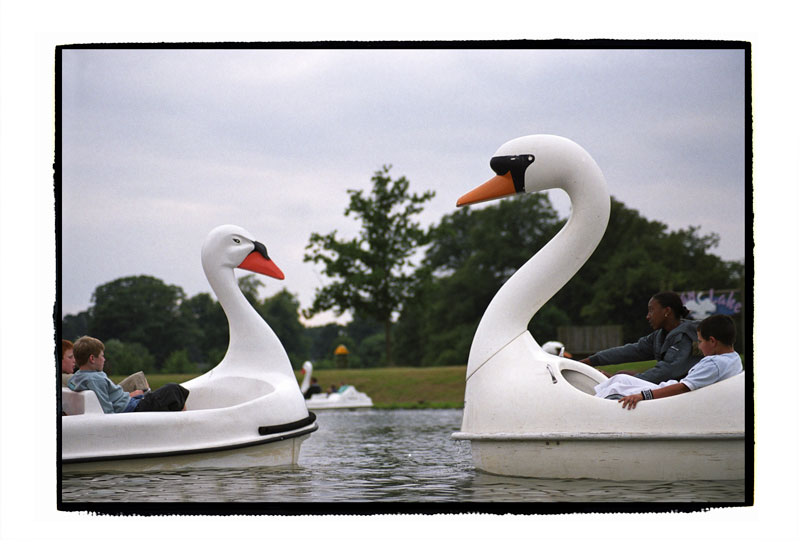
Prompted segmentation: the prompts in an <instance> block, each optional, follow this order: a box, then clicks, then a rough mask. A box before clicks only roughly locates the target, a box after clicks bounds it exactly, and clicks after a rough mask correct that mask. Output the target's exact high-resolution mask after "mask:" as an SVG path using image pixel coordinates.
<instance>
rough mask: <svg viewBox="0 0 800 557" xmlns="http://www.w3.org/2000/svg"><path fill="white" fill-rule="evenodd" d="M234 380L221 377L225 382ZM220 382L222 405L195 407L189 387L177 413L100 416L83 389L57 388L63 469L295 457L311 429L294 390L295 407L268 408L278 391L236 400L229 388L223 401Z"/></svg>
mask: <svg viewBox="0 0 800 557" xmlns="http://www.w3.org/2000/svg"><path fill="white" fill-rule="evenodd" d="M234 379H236V378H228V380H226V381H225V383H232V381H230V380H234ZM238 379H239V381H238V383H239V388H240V389H245V388H246V387H248V386H249V387H250V388H251V389H252V388H253V385H252V382H253V380H252V379H244V378H238ZM243 382H246V383H248V385H244V384H243ZM217 383H219V382H217ZM222 388H223V386H222V385H221V384H218V385H216V390H217V399H216V400H217V401H218V403H225V404H226V405H225V406H222V407H216V408H208V407H206V408H202V407H201V406H200V405H201V404H203V402H204V400H203V389H202V388H201V387H193V388H191V389H190V390H191V393H190V395H189V397H190V398H189V399H188V400H187V410H186V411H185V412H133V413H125V414H104V413H103V411H102V408H100V405H99V402H98V401H97V397H96V396H95V394H94V393H93V392H91V391H83V392H80V393H76V392H73V391H70V390H69V389H63V390H62V397H63V404H64V409H65V411H66V412H67V413H68V414H71V415H67V416H62V417H61V463H62V466H63V470H65V471H74V470H101V469H102V470H109V469H113V470H169V469H175V468H186V467H195V468H218V467H222V468H228V467H231V466H233V467H236V468H241V467H249V466H279V465H286V464H295V463H297V458H298V456H299V452H300V445H301V444H302V442H303V441H304V440H305V439H307V438H308V435H309V434H311V433H312V432H313V431H316V429H317V427H318V426H317V424H316V416H314V414H313V413H310V412H308V411H307V410H306V408H305V405H303V404H302V397H300V396H299V393H298V397H297V398H299V402H300V405H301V406H298V404H297V401H295V406H297V408H295V409H294V411H293V412H292V411H290V410H291V409H286V408H284V409H283V410H281V409H280V408H276V405H275V404H273V402H275V401H276V400H277V399H278V398H280V397H271V396H270V395H269V394H265V395H263V396H260V397H257V398H254V399H251V400H247V401H244V402H239V403H236V401H235V400H232V399H231V395H232V393H230V392H229V393H228V397H227V400H224V398H225V397H223V396H221V394H220V391H221V390H222ZM262 388H263V387H262ZM240 392H243V393H248V391H247V390H243V391H240ZM250 392H252V390H251V391H250ZM248 394H249V393H248ZM194 395H197V396H196V397H195V396H194ZM193 397H194V398H195V400H194V404H192V400H191V399H192V398H193ZM284 406H285V404H284ZM287 410H289V411H287ZM287 415H288V416H293V417H295V418H297V419H294V420H292V421H289V422H285V423H282V420H283V418H280V417H279V416H287ZM279 420H280V421H279Z"/></svg>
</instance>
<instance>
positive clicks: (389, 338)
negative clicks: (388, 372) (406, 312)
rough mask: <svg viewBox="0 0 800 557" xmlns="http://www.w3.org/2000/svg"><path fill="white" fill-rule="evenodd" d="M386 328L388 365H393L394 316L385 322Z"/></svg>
mask: <svg viewBox="0 0 800 557" xmlns="http://www.w3.org/2000/svg"><path fill="white" fill-rule="evenodd" d="M384 328H385V329H384V330H385V333H386V366H387V367H389V366H391V365H392V318H391V317H389V318H388V319H386V321H385V322H384Z"/></svg>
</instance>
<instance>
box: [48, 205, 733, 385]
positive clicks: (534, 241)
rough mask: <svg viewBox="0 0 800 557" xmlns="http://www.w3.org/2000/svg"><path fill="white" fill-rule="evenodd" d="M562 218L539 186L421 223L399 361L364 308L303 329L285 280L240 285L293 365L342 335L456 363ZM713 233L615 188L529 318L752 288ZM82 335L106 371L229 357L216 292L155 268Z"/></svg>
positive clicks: (639, 316) (620, 312) (92, 318)
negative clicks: (97, 347) (192, 290)
mask: <svg viewBox="0 0 800 557" xmlns="http://www.w3.org/2000/svg"><path fill="white" fill-rule="evenodd" d="M564 223H565V221H564V220H563V219H560V218H559V217H558V214H557V213H556V212H555V210H554V209H553V207H552V205H551V204H550V202H549V199H548V198H547V197H546V196H545V195H542V194H536V195H523V196H516V197H515V198H513V199H508V200H504V201H501V202H499V203H495V204H490V205H488V206H485V207H483V208H480V209H477V210H476V209H471V208H466V209H459V210H457V211H456V212H453V213H451V214H448V215H445V216H444V217H443V218H442V220H441V221H440V222H439V223H438V224H436V225H435V226H433V227H431V228H430V229H429V230H428V231H426V240H427V241H426V244H425V245H426V250H425V252H424V255H423V257H422V260H421V262H420V263H419V264H418V265H417V266H416V268H415V269H414V272H413V274H412V275H411V280H410V281H409V283H408V284H407V286H406V287H405V288H406V292H405V294H404V301H403V303H402V306H401V307H400V308H399V309H398V311H397V312H395V314H394V315H395V317H394V319H393V320H392V322H391V326H390V328H389V329H390V335H391V338H392V342H393V347H394V350H393V351H392V359H393V361H392V362H386V357H387V356H386V354H387V352H388V351H386V350H384V348H385V342H386V328H387V327H386V323H383V322H378V321H377V320H375V319H374V318H370V317H364V316H361V315H359V314H358V312H356V315H355V317H354V318H353V320H352V321H351V322H350V323H348V324H347V325H344V326H342V325H338V324H330V325H326V326H323V327H310V328H306V327H304V326H303V324H302V323H301V321H300V314H301V308H300V304H299V302H298V300H297V298H296V296H295V295H293V294H292V293H291V292H289V291H288V290H285V289H284V290H281V291H280V292H278V293H277V294H276V295H275V296H272V297H269V298H265V299H260V298H259V297H258V287H259V285H260V284H261V283H260V281H259V279H258V278H257V276H256V275H246V276H243V277H242V278H240V279H239V284H240V287H241V288H242V291H243V292H244V294H245V296H246V297H247V299H248V300H249V301H250V303H251V304H252V305H253V306H254V307H255V309H256V310H257V311H258V312H259V313H260V314H261V315H262V316H263V317H264V319H265V320H266V321H267V322H268V323H269V325H270V327H272V329H273V330H274V331H275V333H276V334H277V335H278V337H279V338H280V339H281V341H282V342H283V345H284V347H285V348H286V351H287V353H288V354H289V358H290V360H291V362H292V365H293V367H294V368H295V369H297V368H299V367H300V365H301V364H302V362H303V361H304V360H307V359H309V360H312V361H314V362H315V367H317V368H319V369H324V368H326V367H332V366H333V365H334V357H333V351H334V349H335V348H336V347H337V346H338V345H339V344H344V345H345V346H346V347H347V348H348V350H349V351H350V355H349V365H350V366H351V367H377V366H382V365H386V364H387V363H392V364H397V365H407V366H433V365H461V364H465V363H466V361H467V357H468V355H469V347H470V344H471V342H472V336H473V334H474V332H475V329H476V328H477V325H478V322H479V320H480V318H481V316H482V315H483V312H484V310H485V309H486V306H487V305H488V303H489V301H490V300H491V298H492V297H493V296H494V294H495V293H496V292H497V290H498V289H499V288H500V286H501V285H502V284H503V283H504V282H505V281H506V280H507V279H508V278H509V277H510V276H511V274H512V273H513V272H514V271H515V270H516V269H517V268H519V267H520V266H521V265H522V264H524V263H525V262H526V261H527V260H528V259H529V258H530V257H531V256H532V255H533V254H534V253H535V252H536V251H537V250H539V249H540V248H541V247H542V246H544V245H545V244H546V243H547V242H548V241H549V240H550V239H551V238H552V237H553V236H554V235H555V233H556V232H557V231H558V230H559V229H560V228H561V227H562V226H563V225H564ZM718 241H719V239H718V237H717V236H716V235H715V234H713V233H712V234H706V235H702V234H700V231H699V228H696V227H691V228H688V229H684V230H678V231H668V230H667V226H666V225H665V224H664V223H661V222H658V221H650V220H648V219H646V218H644V217H642V216H641V215H640V214H639V213H638V212H637V211H636V210H634V209H630V208H628V207H625V206H624V205H623V204H622V203H620V202H618V201H616V200H614V199H612V203H611V217H610V221H609V225H608V228H607V231H606V233H605V235H604V237H603V239H602V241H601V242H600V245H599V246H598V248H597V250H596V251H595V253H594V254H593V255H592V256H591V258H590V259H589V260H588V261H587V263H586V265H584V267H583V268H582V269H581V270H580V271H579V272H578V273H577V274H576V275H575V276H574V277H573V278H572V280H571V281H570V282H569V283H568V284H567V285H566V286H565V287H564V288H563V289H562V290H561V291H560V292H558V293H557V294H556V295H555V296H554V297H553V298H552V299H551V300H550V301H549V302H548V303H547V304H546V305H545V306H544V307H543V308H542V310H541V311H540V312H539V313H537V314H536V316H535V317H534V318H533V320H532V322H531V324H530V329H531V331H532V333H533V335H534V337H535V338H536V339H537V340H539V341H540V342H544V341H546V340H552V339H555V338H556V330H557V328H558V327H559V326H564V325H607V324H619V325H622V326H623V337H624V340H625V341H626V342H629V341H633V340H635V339H637V338H638V337H639V336H641V335H643V334H646V333H647V332H648V331H649V327H648V325H647V322H646V321H645V319H644V317H645V313H646V304H647V301H648V299H649V298H650V296H651V295H652V294H654V293H655V292H657V291H659V290H667V289H669V290H676V291H683V290H706V289H708V288H714V289H717V290H721V289H739V290H740V291H741V292H742V294H746V291H745V288H744V266H743V263H742V262H735V261H734V262H730V261H723V260H722V259H720V258H719V257H718V256H716V255H713V254H711V253H710V250H711V249H712V248H713V247H715V246H716V245H717V244H718ZM83 334H89V335H91V336H95V337H97V338H100V339H101V340H103V341H104V342H105V344H106V357H107V366H106V369H107V371H109V372H111V373H115V372H116V373H126V372H129V371H135V370H138V369H143V370H147V371H150V372H154V371H163V372H170V373H189V372H201V371H205V370H207V369H210V368H211V367H213V366H214V365H216V364H217V363H218V362H219V361H220V360H221V359H222V357H223V356H224V354H225V350H226V349H227V343H228V327H227V320H226V318H225V315H224V313H223V311H222V308H221V307H220V305H219V303H218V302H216V300H215V299H214V298H213V297H212V296H211V295H210V294H207V293H201V294H197V295H195V296H192V297H187V296H186V295H185V293H184V291H183V289H182V288H181V287H179V286H176V285H169V284H165V283H164V282H163V281H161V280H160V279H158V278H155V277H150V276H132V277H123V278H120V279H117V280H114V281H112V282H109V283H106V284H103V285H100V286H98V287H97V288H96V289H95V291H94V294H93V296H92V300H91V305H90V307H89V308H88V309H87V311H85V312H81V313H80V314H78V315H67V316H65V317H64V319H63V321H62V337H63V338H67V339H72V340H74V339H75V338H77V337H79V336H81V335H83ZM740 338H741V336H740ZM737 348H738V349H739V350H740V351H741V350H746V347H744V346H741V345H739V346H737Z"/></svg>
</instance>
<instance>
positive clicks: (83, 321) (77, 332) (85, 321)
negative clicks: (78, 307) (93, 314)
mask: <svg viewBox="0 0 800 557" xmlns="http://www.w3.org/2000/svg"><path fill="white" fill-rule="evenodd" d="M89 319H90V316H89V312H88V311H82V312H80V313H78V314H77V315H72V314H70V315H66V316H64V319H63V320H62V321H61V337H62V338H63V339H65V340H70V341H72V342H75V341H76V340H77V339H79V338H80V337H82V336H84V335H86V334H87V332H88V331H89Z"/></svg>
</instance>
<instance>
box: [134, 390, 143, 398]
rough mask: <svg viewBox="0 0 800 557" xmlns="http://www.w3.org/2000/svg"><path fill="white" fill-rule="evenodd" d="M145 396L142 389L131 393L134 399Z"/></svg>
mask: <svg viewBox="0 0 800 557" xmlns="http://www.w3.org/2000/svg"><path fill="white" fill-rule="evenodd" d="M143 394H144V391H142V390H141V389H136V390H135V391H133V392H131V396H132V397H134V396H139V395H143Z"/></svg>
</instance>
